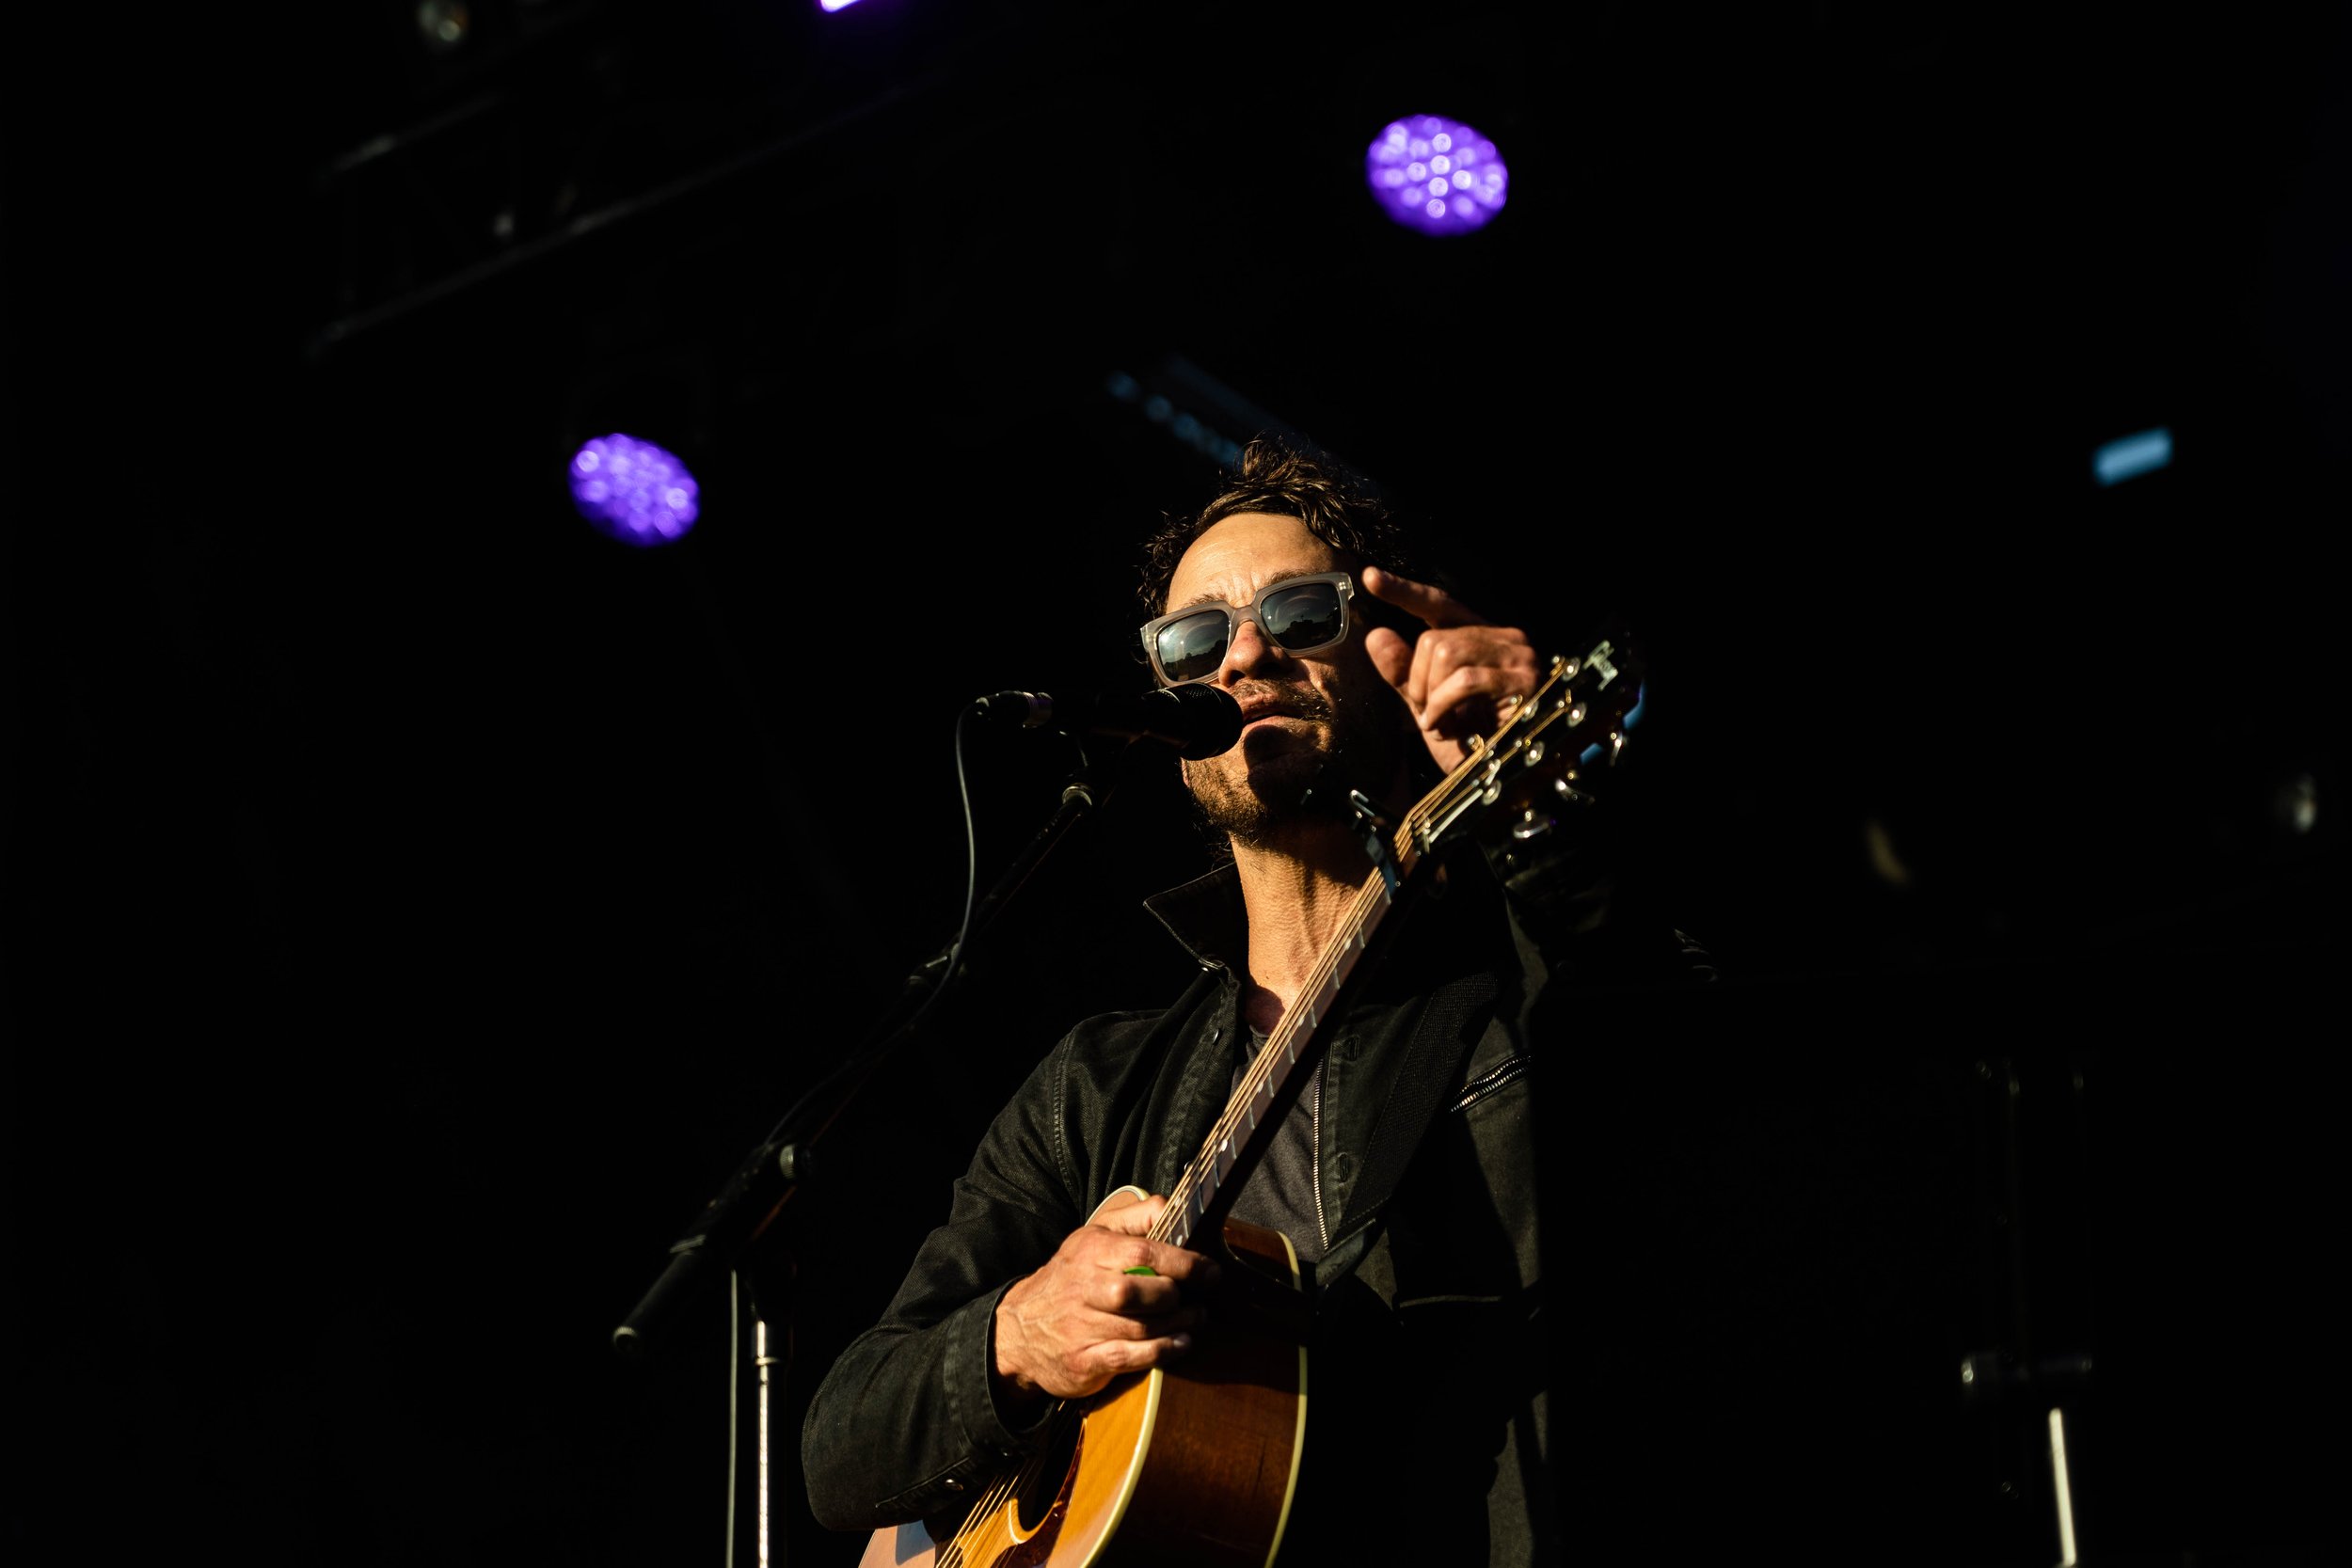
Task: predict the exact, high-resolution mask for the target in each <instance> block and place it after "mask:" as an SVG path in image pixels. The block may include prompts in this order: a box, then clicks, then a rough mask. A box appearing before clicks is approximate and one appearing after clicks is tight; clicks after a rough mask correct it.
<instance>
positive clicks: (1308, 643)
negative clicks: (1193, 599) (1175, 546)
mask: <svg viewBox="0 0 2352 1568" xmlns="http://www.w3.org/2000/svg"><path fill="white" fill-rule="evenodd" d="M1355 594H1356V584H1355V582H1354V581H1353V580H1352V579H1350V578H1349V577H1348V575H1347V574H1346V573H1345V572H1317V573H1315V574H1314V575H1313V576H1312V577H1303V578H1282V579H1281V580H1280V581H1279V582H1269V583H1267V584H1266V585H1265V586H1264V587H1263V588H1261V589H1260V590H1258V596H1257V598H1255V599H1254V600H1252V601H1251V602H1250V604H1249V606H1248V609H1246V610H1239V609H1235V608H1234V607H1233V606H1232V605H1224V604H1206V605H1194V606H1193V607H1191V608H1190V609H1189V610H1177V611H1176V612H1175V613H1174V614H1172V615H1163V616H1161V617H1160V618H1159V619H1158V620H1156V621H1150V622H1146V623H1145V625H1144V627H1143V651H1144V654H1145V655H1146V656H1147V657H1149V658H1150V659H1151V660H1152V673H1155V674H1157V675H1158V676H1159V677H1160V684H1162V685H1163V686H1183V685H1184V684H1185V683H1187V682H1189V681H1204V680H1207V679H1208V678H1209V677H1210V676H1211V675H1214V674H1216V672H1217V669H1218V667H1219V666H1221V665H1222V664H1223V663H1224V662H1225V650H1226V649H1227V648H1229V647H1231V646H1232V642H1233V633H1234V631H1235V630H1236V629H1238V628H1239V627H1240V626H1241V623H1242V621H1243V619H1244V618H1245V617H1247V618H1248V619H1249V620H1252V621H1255V622H1257V623H1258V631H1259V634H1260V635H1261V636H1263V637H1264V639H1265V640H1266V641H1268V642H1271V643H1273V644H1274V646H1275V648H1276V649H1277V650H1278V651H1279V652H1281V653H1284V654H1311V653H1314V652H1317V651H1318V650H1320V649H1324V648H1327V647H1329V646H1331V644H1333V643H1334V642H1338V641H1342V640H1343V639H1344V638H1345V637H1346V636H1347V601H1348V600H1349V599H1351V598H1353V597H1355Z"/></svg>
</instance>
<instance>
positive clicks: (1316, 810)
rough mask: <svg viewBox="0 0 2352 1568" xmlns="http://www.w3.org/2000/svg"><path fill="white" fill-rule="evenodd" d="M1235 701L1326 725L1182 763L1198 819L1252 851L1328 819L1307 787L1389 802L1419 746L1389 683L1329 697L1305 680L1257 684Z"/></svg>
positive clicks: (1249, 739) (1259, 737) (1255, 739)
mask: <svg viewBox="0 0 2352 1568" xmlns="http://www.w3.org/2000/svg"><path fill="white" fill-rule="evenodd" d="M1233 694H1234V695H1235V696H1237V697H1241V698H1245V699H1247V698H1249V697H1267V698H1270V699H1272V700H1273V702H1274V703H1276V704H1277V705H1279V707H1280V708H1281V709H1282V710H1283V711H1284V712H1285V713H1288V714H1290V715H1292V716H1293V717H1295V718H1298V719H1304V720H1308V721H1312V722H1314V723H1316V724H1317V725H1318V726H1319V727H1318V728H1317V729H1315V730H1313V731H1311V732H1310V733H1309V734H1305V735H1302V734H1299V733H1297V732H1295V731H1292V730H1289V729H1283V730H1279V731H1273V732H1266V733H1263V734H1252V735H1248V736H1243V737H1242V740H1241V742H1240V744H1238V745H1236V746H1235V747H1234V748H1233V749H1232V751H1229V752H1225V753H1223V754H1222V755H1219V756H1215V757H1210V758H1207V759H1206V760H1204V761H1200V762H1187V763H1185V764H1184V784H1185V786H1186V787H1187V788H1188V789H1190V790H1191V792H1192V799H1193V805H1194V807H1195V809H1196V810H1197V811H1198V812H1199V813H1200V819H1201V821H1202V822H1203V823H1204V824H1206V825H1207V826H1208V827H1210V828H1212V829H1215V830H1216V832H1221V833H1223V834H1225V835H1226V836H1227V837H1228V838H1230V839H1231V840H1232V842H1233V843H1235V844H1237V845H1241V846H1244V847H1249V848H1253V849H1262V848H1266V847H1271V846H1273V845H1274V844H1275V843H1277V842H1278V841H1279V840H1280V839H1282V838H1283V837H1284V836H1285V835H1286V833H1287V832H1290V831H1291V830H1293V829H1294V828H1295V826H1296V825H1298V824H1300V823H1302V822H1306V821H1308V820H1310V819H1322V818H1324V817H1326V816H1327V815H1328V814H1327V811H1326V810H1325V809H1323V808H1322V807H1320V806H1310V805H1309V804H1308V802H1307V792H1308V788H1309V786H1310V785H1314V784H1321V785H1322V786H1323V788H1322V790H1321V793H1323V794H1324V795H1326V796H1327V797H1328V798H1330V799H1332V800H1344V799H1345V798H1346V794H1347V791H1348V789H1349V788H1351V787H1353V788H1359V789H1361V790H1363V791H1364V792H1365V793H1366V794H1367V795H1370V796H1371V797H1373V798H1374V799H1375V800H1380V799H1383V798H1384V797H1385V796H1386V795H1387V794H1388V792H1389V790H1390V788H1391V785H1392V784H1394V782H1395V781H1396V780H1397V778H1398V777H1399V776H1400V773H1401V771H1402V768H1403V766H1404V759H1405V757H1406V751H1405V746H1406V742H1408V741H1409V742H1411V743H1412V744H1415V745H1418V744H1419V742H1420V737H1419V736H1418V735H1415V734H1412V733H1410V732H1409V731H1408V730H1407V728H1406V720H1405V716H1404V713H1403V710H1402V708H1401V706H1400V705H1399V704H1398V703H1397V701H1396V698H1395V694H1394V693H1393V692H1391V691H1390V690H1389V689H1387V688H1386V687H1385V686H1381V687H1377V688H1375V689H1370V690H1366V691H1361V692H1352V693H1351V692H1331V693H1326V692H1324V691H1323V690H1321V689H1317V688H1316V687H1314V686H1311V685H1310V684H1308V683H1307V682H1305V681H1296V682H1274V681H1253V682H1245V683H1244V684H1243V685H1241V686H1240V687H1237V688H1236V689H1235V690H1234V693H1233ZM1333 786H1336V787H1333Z"/></svg>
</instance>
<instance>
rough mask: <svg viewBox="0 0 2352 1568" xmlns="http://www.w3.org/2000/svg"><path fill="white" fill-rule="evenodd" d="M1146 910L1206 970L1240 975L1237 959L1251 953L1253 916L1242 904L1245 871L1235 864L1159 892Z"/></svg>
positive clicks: (1147, 899)
mask: <svg viewBox="0 0 2352 1568" xmlns="http://www.w3.org/2000/svg"><path fill="white" fill-rule="evenodd" d="M1143 907H1144V908H1145V909H1147V910H1149V911H1152V914H1153V915H1155V916H1156V917H1158V919H1159V922H1160V924H1161V925H1163V926H1165V927H1168V934H1169V935H1170V936H1172V937H1174V938H1175V939H1176V941H1177V942H1179V943H1180V944H1181V945H1182V946H1183V947H1184V951H1185V952H1187V953H1189V954H1191V955H1192V957H1193V961H1194V962H1196V963H1198V964H1199V965H1200V967H1201V968H1203V969H1222V970H1226V971H1228V972H1229V973H1234V972H1235V971H1234V960H1235V959H1237V958H1241V957H1242V956H1244V955H1246V954H1247V953H1248V943H1249V917H1248V911H1246V910H1245V909H1244V908H1243V906H1242V901H1241V873H1240V872H1238V871H1236V870H1234V869H1233V863H1232V862H1231V861H1227V862H1225V863H1222V864H1220V865H1218V866H1217V867H1216V869H1215V870H1213V871H1211V872H1209V873H1208V874H1207V875H1206V876H1202V877H1195V878H1194V879H1192V880H1191V881H1189V882H1179V883H1178V884H1177V885H1176V886H1174V887H1172V888H1168V889H1167V890H1166V891H1164V892H1160V893H1155V894H1153V895H1152V896H1151V897H1149V898H1146V899H1145V900H1144V901H1143Z"/></svg>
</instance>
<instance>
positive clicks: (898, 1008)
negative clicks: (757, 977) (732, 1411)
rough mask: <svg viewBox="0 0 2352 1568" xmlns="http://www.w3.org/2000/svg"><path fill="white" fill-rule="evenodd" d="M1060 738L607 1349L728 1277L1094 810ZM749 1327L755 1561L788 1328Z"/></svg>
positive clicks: (639, 1336) (659, 1335) (660, 1330)
mask: <svg viewBox="0 0 2352 1568" xmlns="http://www.w3.org/2000/svg"><path fill="white" fill-rule="evenodd" d="M1070 738H1071V742H1072V745H1073V749H1074V750H1075V751H1076V752H1077V758H1078V760H1077V766H1076V768H1074V769H1073V772H1072V773H1071V774H1070V776H1069V778H1068V779H1067V780H1066V781H1065V783H1064V784H1063V785H1062V789H1061V798H1060V800H1059V802H1058V803H1057V806H1056V807H1055V810H1054V813H1053V815H1052V816H1050V817H1048V818H1047V819H1046V821H1045V823H1044V825H1043V826H1042V827H1041V828H1040V829H1039V830H1038V831H1037V832H1036V834H1035V835H1034V836H1032V837H1031V838H1030V840H1029V841H1028V843H1027V844H1025V846H1023V847H1022V849H1021V851H1020V853H1019V854H1017V855H1016V856H1015V857H1014V858H1013V860H1012V862H1011V863H1009V865H1008V866H1007V867H1006V869H1005V871H1004V873H1003V874H1002V875H1001V876H1000V877H999V878H998V879H996V882H995V884H994V885H993V887H992V888H990V890H989V892H988V894H987V895H986V896H985V897H983V898H981V899H980V900H979V901H978V902H977V904H975V905H974V906H973V910H972V916H971V920H970V922H969V924H968V926H967V927H965V928H964V929H963V930H962V931H961V932H960V933H959V935H958V937H957V938H956V939H953V940H951V941H949V942H947V944H946V946H944V947H942V948H941V949H940V950H939V951H938V952H936V953H934V954H932V955H931V956H930V958H927V959H925V960H924V961H923V962H922V963H921V964H920V965H919V966H917V967H916V968H915V969H914V971H913V972H912V973H910V974H908V975H907V977H906V981H905V983H904V985H903V986H902V987H901V989H900V991H899V995H898V1000H897V1002H896V1004H895V1005H894V1006H893V1007H892V1010H891V1012H890V1014H889V1015H888V1016H887V1018H886V1019H885V1020H884V1022H883V1024H882V1028H881V1029H880V1030H879V1031H878V1032H877V1033H876V1035H875V1037H873V1038H872V1039H871V1040H869V1041H868V1042H867V1043H866V1045H864V1046H861V1047H860V1048H859V1049H858V1050H857V1051H855V1052H853V1053H851V1054H850V1056H849V1057H848V1058H847V1059H845V1060H844V1061H843V1062H842V1064H841V1065H840V1066H839V1067H837V1068H835V1069H834V1070H833V1071H832V1072H830V1073H828V1074H827V1075H826V1076H825V1077H824V1078H823V1079H821V1080H819V1081H818V1084H817V1085H815V1086H814V1087H813V1088H811V1089H809V1090H808V1091H807V1092H806V1093H805V1094H803V1096H802V1097H801V1099H800V1101H798V1102H797V1103H796V1104H795V1105H794V1106H793V1108H792V1109H791V1110H790V1111H788V1112H787V1113H786V1114H785V1116H784V1117H783V1119H782V1120H780V1121H779V1122H778V1123H777V1124H776V1126H775V1128H774V1129H773V1130H772V1131H771V1132H770V1133H769V1134H768V1136H767V1137H766V1138H764V1139H763V1140H761V1142H760V1143H759V1145H758V1146H757V1147H756V1148H754V1149H753V1150H752V1151H751V1152H750V1154H748V1155H747V1156H745V1158H744V1159H743V1162H742V1164H740V1165H739V1167H738V1168H737V1170H736V1172H735V1175H734V1176H733V1177H732V1178H730V1179H729V1180H728V1181H727V1183H726V1184H725V1185H724V1186H723V1187H722V1188H721V1189H720V1190H719V1192H718V1194H717V1195H716V1196H713V1197H712V1198H711V1199H710V1201H709V1202H708V1203H707V1204H705V1205H704V1206H703V1209H702V1212H701V1213H700V1214H698V1215H697V1216H696V1217H695V1220H694V1222H693V1224H692V1225H691V1226H689V1227H687V1230H686V1233H685V1235H683V1236H681V1237H680V1238H679V1239H678V1241H677V1242H676V1243H675V1244H673V1245H672V1246H671V1248H670V1253H669V1259H670V1260H669V1262H668V1264H667V1265H666V1266H665V1267H664V1268H663V1269H662V1271H661V1273H660V1275H659V1276H658V1277H656V1278H655V1280H654V1282H653V1284H652V1285H651V1287H649V1288H648V1289H647V1290H646V1291H645V1293H644V1295H643V1296H642V1297H641V1298H640V1299H639V1300H638V1302H637V1305H636V1306H635V1307H632V1308H631V1309H630V1311H629V1313H628V1317H626V1318H625V1319H623V1320H622V1322H621V1324H620V1326H619V1327H617V1328H616V1329H614V1330H613V1332H612V1345H613V1349H614V1350H615V1351H616V1352H618V1353H619V1354H621V1355H622V1356H624V1357H625V1358H627V1359H629V1360H632V1361H642V1360H643V1359H644V1356H645V1355H646V1354H647V1353H648V1352H649V1351H651V1350H653V1349H654V1348H656V1347H657V1346H658V1345H659V1344H660V1342H661V1341H662V1339H663V1337H664V1335H665V1333H666V1329H667V1325H668V1324H669V1323H670V1322H671V1320H672V1319H674V1318H675V1315H676V1314H677V1312H678V1310H679V1308H680V1307H681V1306H682V1305H683V1304H684V1303H685V1302H686V1301H688V1300H689V1299H690V1298H691V1297H692V1296H693V1295H694V1294H695V1293H696V1292H697V1291H699V1289H700V1288H701V1287H702V1285H703V1284H704V1282H705V1281H706V1280H707V1279H709V1278H711V1277H713V1276H714V1275H718V1274H722V1273H726V1274H732V1273H733V1272H734V1270H735V1267H736V1265H737V1263H738V1262H739V1260H740V1259H742V1258H744V1257H745V1256H746V1255H747V1254H748V1253H749V1252H750V1250H751V1249H752V1248H753V1247H754V1246H755V1244H756V1243H759V1242H760V1241H761V1240H762V1239H763V1238H764V1237H766V1236H767V1235H768V1234H769V1232H770V1231H771V1228H772V1227H773V1226H774V1224H775V1220H776V1217H777V1215H779V1214H780V1213H782V1212H783V1211H784V1208H785V1205H786V1204H787V1202H788V1201H789V1200H790V1199H791V1197H792V1195H793V1194H794V1193H795V1192H796V1191H798V1190H799V1188H800V1186H801V1184H802V1182H803V1181H804V1180H806V1179H807V1177H808V1174H809V1172H810V1170H811V1169H812V1160H811V1156H812V1153H813V1151H814V1149H815V1148H816V1147H817V1145H818V1143H819V1142H820V1141H821V1140H822V1139H823V1137H824V1135H825V1133H826V1132H827V1131H828V1130H830V1129H831V1128H832V1126H833V1125H834V1122H835V1121H836V1120H838V1119H839V1117H840V1116H841V1114H842V1113H843V1112H844V1111H846V1110H847V1109H848V1108H849V1107H850V1104H851V1103H852V1102H853V1101H855V1100H856V1098H857V1095H858V1092H859V1091H860V1090H861V1089H863V1088H864V1087H865V1085H866V1084H867V1083H868V1082H869V1081H870V1080H871V1079H872V1078H873V1077H874V1075H875V1073H876V1072H877V1071H879V1070H880V1069H882V1067H883V1066H884V1065H885V1064H886V1063H888V1062H889V1061H891V1060H892V1059H894V1058H895V1057H897V1056H898V1054H899V1053H901V1052H902V1051H904V1050H905V1048H906V1047H907V1046H908V1045H909V1044H911V1043H912V1042H914V1040H915V1039H917V1038H919V1037H920V1036H921V1029H920V1026H921V1023H922V1021H923V1019H924V1018H925V1016H926V1015H927V1014H928V1013H929V1011H930V1008H931V1007H932V1006H934V1005H935V1004H936V1003H937V1002H938V1001H939V1000H940V999H941V998H942V997H943V996H944V995H945V994H946V992H947V990H948V989H949V987H950V986H951V984H952V983H953V982H954V981H955V980H957V979H958V978H960V977H961V975H962V974H964V973H965V963H964V959H965V958H968V956H969V954H970V953H971V952H972V950H973V949H974V948H975V947H976V946H977V944H978V942H979V940H980V939H981V937H982V936H984V935H985V934H986V933H987V932H988V931H989V930H990V929H991V928H992V927H993V925H994V924H995V922H996V920H997V919H998V917H999V916H1000V915H1001V914H1002V913H1003V912H1004V911H1005V909H1006V908H1007V906H1009V904H1010V903H1011V902H1012V901H1013V899H1014V898H1015V897H1016V896H1018V895H1019V894H1020V893H1021V891H1022V889H1023V888H1024V887H1025V886H1026V885H1027V884H1028V881H1029V879H1030V878H1031V877H1032V876H1033V875H1034V874H1035V873H1036V871H1037V869H1038V868H1039V866H1041V864H1043V863H1044V862H1045V860H1046V858H1047V857H1048V856H1049V855H1051V854H1052V853H1053V851H1054V849H1055V847H1057V845H1059V844H1060V843H1061V841H1062V840H1063V839H1064V838H1066V837H1067V836H1068V835H1069V833H1070V832H1071V830H1072V829H1073V828H1074V827H1076V826H1077V824H1078V822H1079V820H1080V819H1081V818H1083V817H1084V816H1087V815H1088V814H1089V812H1090V811H1092V810H1093V809H1094V807H1095V806H1096V805H1097V803H1098V801H1097V799H1096V796H1097V793H1098V791H1100V792H1101V793H1102V795H1103V798H1104V800H1107V799H1108V795H1109V792H1108V788H1107V787H1106V786H1105V785H1104V784H1103V782H1102V774H1103V769H1101V768H1099V767H1098V766H1097V765H1096V764H1094V763H1093V762H1092V761H1091V760H1089V757H1088V755H1087V752H1086V748H1085V746H1084V745H1083V744H1082V743H1080V742H1079V741H1078V740H1077V739H1076V738H1075V737H1074V736H1073V737H1070ZM951 966H952V967H951ZM731 1288H732V1287H731ZM752 1334H753V1338H754V1343H755V1347H756V1350H755V1356H756V1359H757V1363H758V1369H759V1402H758V1421H759V1431H758V1454H759V1477H758V1487H759V1497H758V1508H757V1519H758V1539H759V1548H760V1560H761V1562H762V1564H763V1565H764V1564H765V1563H766V1561H767V1554H768V1547H769V1541H770V1532H769V1528H768V1519H769V1508H768V1465H767V1457H768V1415H769V1392H770V1389H771V1386H777V1385H780V1384H781V1383H782V1381H783V1378H784V1375H785V1373H784V1370H783V1366H784V1363H785V1361H786V1360H787V1357H786V1356H782V1355H778V1354H775V1347H776V1346H777V1345H778V1344H779V1343H781V1344H782V1345H784V1346H786V1347H788V1346H789V1345H790V1344H791V1343H792V1337H791V1334H790V1331H789V1328H788V1327H787V1329H786V1331H785V1332H784V1333H783V1334H782V1335H777V1334H775V1333H773V1332H771V1329H770V1326H769V1324H768V1323H766V1322H765V1321H764V1320H762V1318H761V1317H760V1315H759V1310H758V1307H757V1305H756V1303H755V1304H754V1310H753V1323H752Z"/></svg>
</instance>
